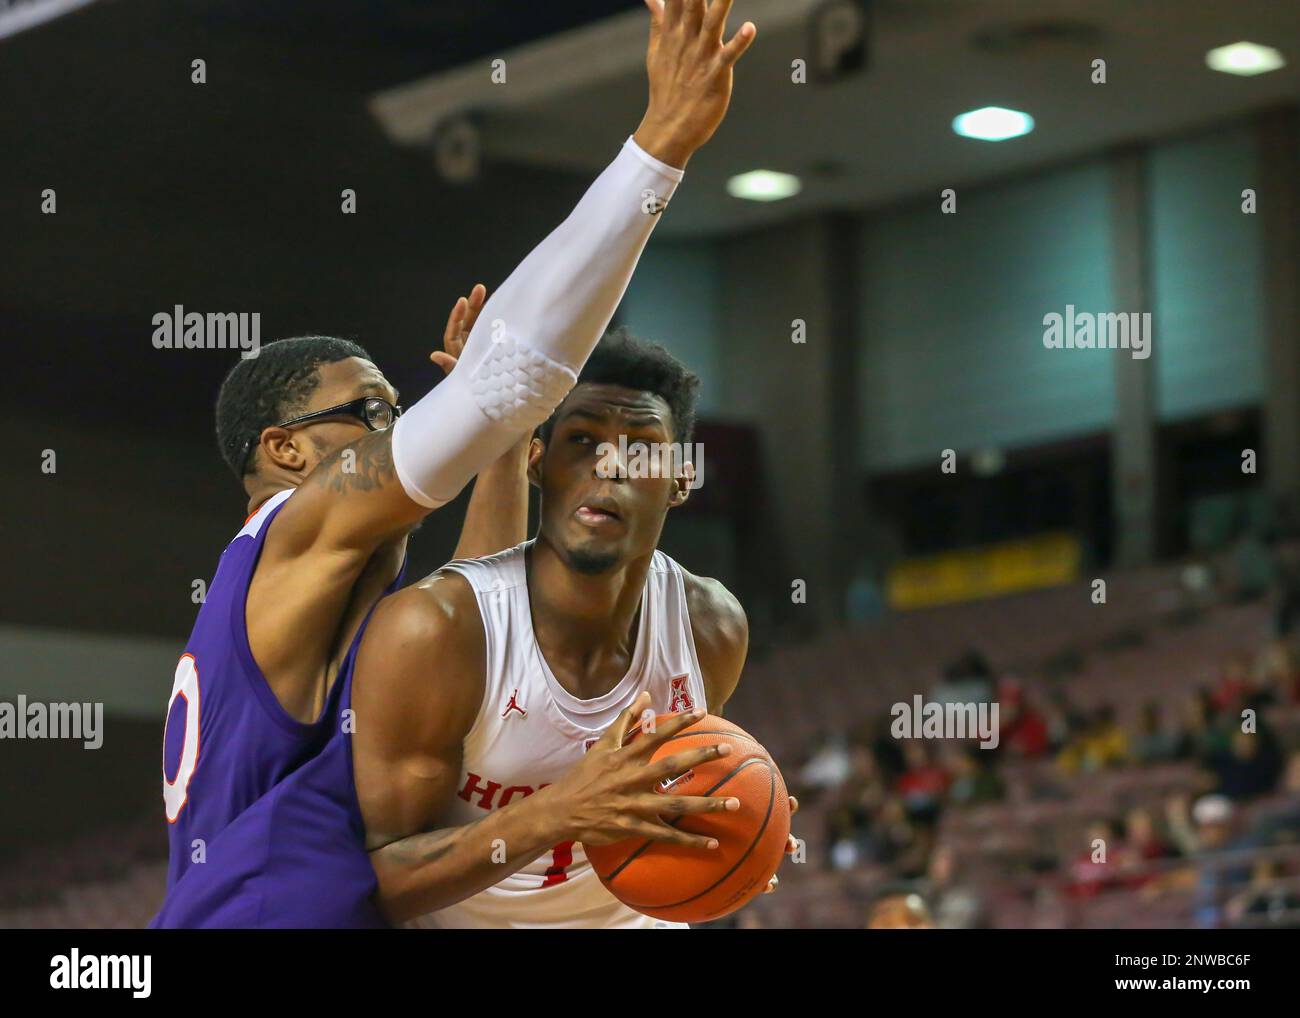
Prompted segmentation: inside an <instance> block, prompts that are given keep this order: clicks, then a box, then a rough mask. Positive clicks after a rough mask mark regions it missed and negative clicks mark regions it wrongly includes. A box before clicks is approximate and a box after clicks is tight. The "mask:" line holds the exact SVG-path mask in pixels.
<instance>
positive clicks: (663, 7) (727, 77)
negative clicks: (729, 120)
mask: <svg viewBox="0 0 1300 1018" xmlns="http://www.w3.org/2000/svg"><path fill="white" fill-rule="evenodd" d="M731 3H732V0H712V2H708V3H706V0H645V5H646V6H647V7H648V8H650V47H649V50H648V51H647V53H646V70H647V72H648V73H649V76H650V103H649V106H648V107H647V108H646V114H645V118H644V119H643V120H642V121H641V126H640V127H638V128H637V131H636V134H635V136H634V137H635V138H636V142H637V144H638V145H640V146H641V147H642V148H643V149H645V150H646V151H647V152H649V153H650V154H651V155H652V156H654V157H655V158H657V159H660V160H662V161H663V162H665V163H668V165H670V166H676V167H678V168H681V167H684V166H685V165H686V161H687V160H688V159H690V157H691V154H692V153H693V152H695V150H696V149H698V148H699V147H700V146H702V145H703V144H704V143H705V142H707V141H708V140H709V139H710V138H711V137H713V132H714V131H716V130H717V129H718V125H719V124H721V123H722V118H723V117H725V116H726V115H727V107H728V106H729V105H730V104H731V86H732V69H733V68H734V67H735V66H736V61H738V60H739V59H740V58H741V57H742V56H744V54H745V51H746V50H747V49H749V47H750V44H751V43H752V42H753V41H754V37H755V36H756V35H757V34H758V29H757V28H755V27H754V24H753V22H750V21H746V22H745V23H744V24H743V25H741V26H740V28H739V29H737V31H736V34H735V35H733V36H732V37H731V40H730V41H727V40H726V39H725V37H724V33H725V32H726V29H727V14H728V13H730V11H731Z"/></svg>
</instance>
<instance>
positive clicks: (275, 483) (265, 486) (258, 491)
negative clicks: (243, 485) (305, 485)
mask: <svg viewBox="0 0 1300 1018" xmlns="http://www.w3.org/2000/svg"><path fill="white" fill-rule="evenodd" d="M300 483H301V481H300V480H298V479H296V478H293V477H289V476H287V475H286V476H277V477H263V478H258V479H257V480H256V481H254V482H253V485H252V487H250V488H249V489H248V512H247V515H249V516H252V515H253V513H255V512H257V510H258V509H260V508H261V507H262V503H264V502H265V501H266V500H267V499H268V498H271V497H272V496H273V495H278V494H280V492H282V491H284V489H285V488H296V487H298V485H299V484H300Z"/></svg>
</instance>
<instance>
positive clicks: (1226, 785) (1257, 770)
mask: <svg viewBox="0 0 1300 1018" xmlns="http://www.w3.org/2000/svg"><path fill="white" fill-rule="evenodd" d="M1210 769H1211V771H1212V772H1213V773H1214V778H1215V791H1216V792H1218V793H1219V794H1221V795H1225V796H1227V797H1228V798H1229V799H1232V800H1234V801H1240V800H1242V799H1251V798H1254V797H1255V796H1258V795H1266V794H1267V793H1269V792H1271V791H1272V790H1273V788H1274V787H1275V786H1276V785H1277V781H1278V778H1279V776H1280V775H1281V773H1282V760H1281V758H1280V757H1279V755H1278V752H1277V745H1276V743H1275V741H1274V739H1273V736H1272V733H1271V732H1270V730H1269V729H1268V728H1266V727H1264V726H1263V722H1262V721H1261V722H1260V729H1259V731H1257V732H1243V731H1242V730H1241V729H1240V728H1238V729H1237V730H1236V731H1234V732H1233V734H1232V740H1231V742H1230V743H1229V746H1228V749H1227V751H1226V752H1223V753H1217V754H1215V755H1214V756H1213V757H1212V758H1211V760H1210Z"/></svg>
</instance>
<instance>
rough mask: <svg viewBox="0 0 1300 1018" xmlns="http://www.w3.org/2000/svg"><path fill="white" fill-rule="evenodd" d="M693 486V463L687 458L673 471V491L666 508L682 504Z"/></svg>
mask: <svg viewBox="0 0 1300 1018" xmlns="http://www.w3.org/2000/svg"><path fill="white" fill-rule="evenodd" d="M694 486H695V464H694V463H691V462H690V461H689V460H688V461H686V462H684V463H683V464H682V465H681V467H680V468H679V469H678V470H676V471H674V476H673V492H672V494H671V495H670V496H669V498H668V508H669V509H676V508H677V507H678V506H679V505H683V504H684V503H685V502H686V500H687V499H688V498H690V497H691V489H692V488H693V487H694Z"/></svg>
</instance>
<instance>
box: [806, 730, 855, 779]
mask: <svg viewBox="0 0 1300 1018" xmlns="http://www.w3.org/2000/svg"><path fill="white" fill-rule="evenodd" d="M849 767H850V760H849V749H848V745H847V744H846V742H845V739H844V737H843V736H842V735H839V734H838V733H830V732H828V733H824V734H823V735H822V737H821V740H820V744H819V745H818V746H817V747H816V748H815V749H814V750H813V752H812V755H811V756H810V757H809V759H808V762H807V763H806V764H804V765H803V767H802V768H801V769H800V771H799V783H800V785H801V786H802V787H803V788H804V789H808V790H810V791H812V792H814V793H817V792H822V791H826V790H828V789H829V790H833V789H836V788H839V787H840V785H842V784H843V783H844V780H845V779H846V778H847V777H848V776H849Z"/></svg>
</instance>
